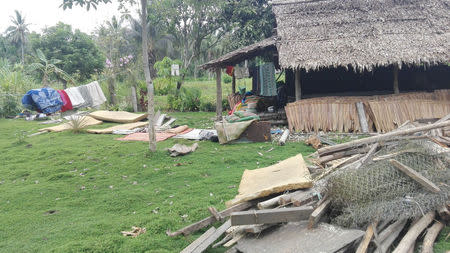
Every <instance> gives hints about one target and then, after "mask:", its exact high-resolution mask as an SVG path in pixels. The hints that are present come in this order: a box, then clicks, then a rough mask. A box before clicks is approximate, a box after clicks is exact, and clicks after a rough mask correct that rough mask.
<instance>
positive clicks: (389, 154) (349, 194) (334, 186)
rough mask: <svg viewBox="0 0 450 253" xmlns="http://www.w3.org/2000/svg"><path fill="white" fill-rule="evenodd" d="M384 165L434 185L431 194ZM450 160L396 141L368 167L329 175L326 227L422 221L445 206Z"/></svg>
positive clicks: (421, 144)
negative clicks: (401, 167) (409, 170)
mask: <svg viewBox="0 0 450 253" xmlns="http://www.w3.org/2000/svg"><path fill="white" fill-rule="evenodd" d="M390 159H395V160H397V161H399V162H400V163H402V164H404V165H406V166H408V167H410V168H412V169H414V170H415V171H417V172H418V173H420V174H421V175H422V176H424V177H426V178H427V179H429V180H430V181H432V182H433V183H434V184H436V185H437V186H438V187H439V188H440V190H441V192H440V193H432V192H430V191H429V190H427V189H425V188H424V187H423V186H422V185H420V184H419V183H417V182H416V181H414V180H413V179H411V178H410V177H408V176H407V175H406V174H404V173H403V172H401V171H400V170H398V169H397V168H396V167H395V166H394V165H392V163H391V162H390V161H389V160H390ZM449 165H450V155H449V153H448V152H442V150H440V149H439V146H438V147H435V144H434V143H431V144H430V142H429V141H424V140H420V141H419V140H415V141H396V142H391V143H388V144H386V145H384V146H383V147H382V148H381V150H380V151H378V152H377V153H376V155H375V158H374V159H373V161H371V162H370V163H367V164H365V165H363V166H361V167H360V168H356V164H353V165H349V166H347V167H346V168H343V169H341V170H338V171H337V172H335V173H333V174H332V175H330V177H329V180H328V184H327V188H328V192H329V194H330V197H331V199H332V215H331V216H332V221H333V222H334V223H336V224H338V225H341V226H345V227H362V226H364V225H365V224H367V223H369V222H373V221H375V220H378V221H381V220H398V219H407V218H411V217H418V216H422V215H423V214H425V213H427V212H429V211H431V210H435V209H438V208H440V207H442V206H443V205H444V204H445V203H446V201H448V194H449V181H450V172H449V168H450V166H449Z"/></svg>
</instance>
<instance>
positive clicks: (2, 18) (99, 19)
mask: <svg viewBox="0 0 450 253" xmlns="http://www.w3.org/2000/svg"><path fill="white" fill-rule="evenodd" d="M62 2H63V0H0V33H3V32H5V30H6V29H7V28H8V26H10V25H11V21H10V20H11V16H14V15H15V14H14V10H18V11H20V12H22V16H25V21H26V23H29V24H30V26H29V30H30V32H32V31H35V32H39V33H40V32H41V31H42V29H43V28H45V27H49V26H54V25H55V24H56V23H58V22H59V21H62V22H64V23H66V24H70V25H72V27H73V28H75V29H80V30H81V31H82V32H85V33H88V34H90V33H91V32H93V31H94V30H95V28H96V27H98V26H99V25H100V24H102V23H104V22H105V21H106V20H110V19H111V17H112V16H113V15H116V16H118V17H120V12H119V11H118V10H117V7H118V3H117V2H116V1H113V3H109V4H100V5H99V6H98V8H97V10H95V9H94V8H91V9H90V10H89V11H86V8H85V7H84V8H82V7H79V6H75V7H73V8H72V9H66V10H63V9H62V8H60V7H59V6H60V5H61V3H62Z"/></svg>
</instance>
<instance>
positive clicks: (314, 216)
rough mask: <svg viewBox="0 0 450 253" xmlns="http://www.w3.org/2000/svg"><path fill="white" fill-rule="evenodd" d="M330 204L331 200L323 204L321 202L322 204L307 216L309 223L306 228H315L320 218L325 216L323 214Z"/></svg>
mask: <svg viewBox="0 0 450 253" xmlns="http://www.w3.org/2000/svg"><path fill="white" fill-rule="evenodd" d="M330 204H331V200H330V199H328V200H325V201H324V202H322V204H320V205H319V206H318V207H317V208H316V209H315V210H314V212H312V213H311V215H310V216H309V223H308V228H309V229H311V228H313V227H315V226H316V225H317V223H318V222H319V220H320V218H322V216H323V215H324V214H325V212H326V211H327V209H328V208H329V207H330Z"/></svg>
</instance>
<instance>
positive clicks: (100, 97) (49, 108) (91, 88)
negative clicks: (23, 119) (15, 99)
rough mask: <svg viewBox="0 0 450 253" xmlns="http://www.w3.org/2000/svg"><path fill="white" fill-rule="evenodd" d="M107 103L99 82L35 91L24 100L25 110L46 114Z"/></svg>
mask: <svg viewBox="0 0 450 253" xmlns="http://www.w3.org/2000/svg"><path fill="white" fill-rule="evenodd" d="M105 102H106V97H105V95H104V94H103V91H102V89H101V88H100V85H99V84H98V82H97V81H94V82H92V83H89V84H86V85H81V86H78V87H71V88H68V89H65V90H54V89H52V88H42V89H33V90H30V91H28V92H27V93H26V94H25V96H23V98H22V104H23V106H24V107H25V108H27V109H29V110H33V111H37V112H42V113H45V114H52V113H55V112H58V111H61V112H65V111H69V110H73V109H79V108H86V107H98V106H100V105H102V104H103V103H105Z"/></svg>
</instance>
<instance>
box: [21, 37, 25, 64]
mask: <svg viewBox="0 0 450 253" xmlns="http://www.w3.org/2000/svg"><path fill="white" fill-rule="evenodd" d="M23 43H25V42H24V39H23V38H22V43H20V44H21V47H22V64H25V50H24V48H23Z"/></svg>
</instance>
